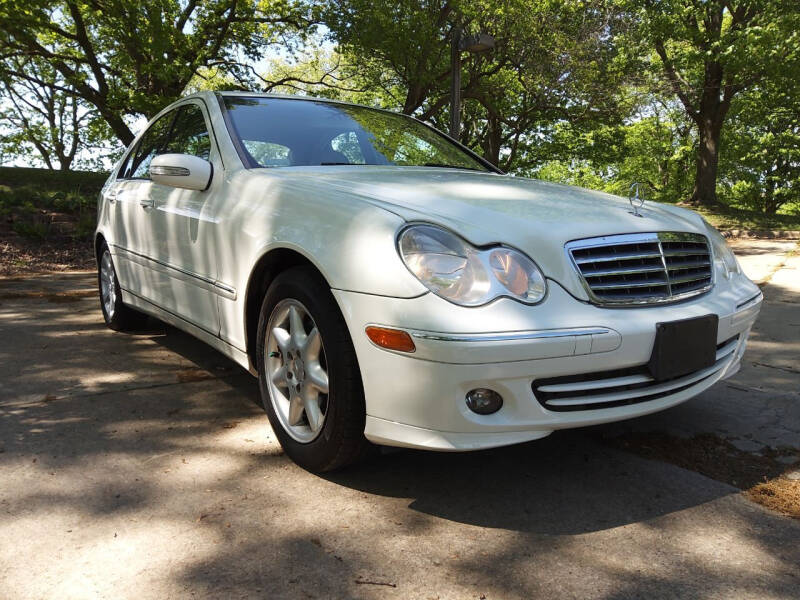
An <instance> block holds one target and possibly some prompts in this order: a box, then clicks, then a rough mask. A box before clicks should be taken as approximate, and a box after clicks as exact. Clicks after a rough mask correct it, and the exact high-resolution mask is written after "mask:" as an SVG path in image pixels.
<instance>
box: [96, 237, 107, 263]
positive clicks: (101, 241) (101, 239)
mask: <svg viewBox="0 0 800 600" xmlns="http://www.w3.org/2000/svg"><path fill="white" fill-rule="evenodd" d="M107 243H108V242H106V236H104V235H103V232H102V231H98V232H97V233H95V235H94V259H95V262H98V261H99V260H100V248H102V247H103V244H107Z"/></svg>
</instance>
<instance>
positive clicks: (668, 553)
mask: <svg viewBox="0 0 800 600" xmlns="http://www.w3.org/2000/svg"><path fill="white" fill-rule="evenodd" d="M776 243H778V242H770V244H776ZM793 247H794V244H788V245H787V246H786V247H783V246H778V247H772V248H771V249H770V250H769V251H767V252H764V253H763V254H762V253H760V249H759V243H754V244H753V243H751V245H749V246H746V247H744V248H737V250H738V251H739V252H740V254H741V255H742V256H743V259H742V262H743V264H744V266H745V269H746V270H747V269H752V271H751V276H754V277H755V278H764V279H766V278H769V282H768V283H766V285H765V287H764V290H765V294H766V297H767V302H766V304H765V307H764V311H763V313H762V318H761V320H760V321H759V323H758V325H757V327H756V330H755V331H754V334H753V339H752V341H751V347H750V350H748V353H747V355H746V364H745V366H744V368H743V369H742V372H741V373H740V374H739V375H737V377H736V378H735V379H733V380H731V381H729V382H726V383H723V384H721V385H718V386H717V387H715V388H713V389H712V390H710V391H709V392H707V393H706V394H703V395H702V396H701V397H699V398H697V399H694V400H693V401H690V402H689V403H686V404H684V405H682V406H680V407H677V408H675V409H672V410H670V411H667V412H664V413H660V414H659V415H652V416H650V417H645V418H643V419H637V420H635V421H630V422H626V423H624V424H618V425H611V426H605V427H600V428H592V429H589V430H586V431H564V432H559V433H557V434H554V435H552V436H550V437H549V438H547V439H545V440H541V441H538V442H534V443H531V444H525V445H522V446H516V447H511V448H506V449H499V450H493V451H487V452H480V453H471V454H457V455H454V454H432V453H425V452H412V451H403V452H396V453H392V454H388V455H384V456H382V457H379V458H378V459H376V460H373V461H372V462H370V463H367V464H365V465H362V466H359V467H356V468H354V469H351V470H348V471H345V472H343V473H339V474H334V475H330V476H327V477H317V476H314V475H311V474H309V473H306V472H305V471H303V470H301V469H299V468H297V467H296V466H295V465H294V464H293V463H292V462H291V461H289V460H288V459H287V458H286V457H285V456H283V454H282V452H281V450H280V447H279V446H278V445H277V443H276V442H275V439H274V435H273V434H272V432H271V431H270V430H269V426H268V423H267V420H266V417H265V416H264V415H263V413H262V410H261V408H260V407H259V406H258V405H257V402H258V394H257V389H256V385H255V381H254V380H253V379H252V378H251V377H250V376H249V375H247V374H245V373H243V372H242V371H241V370H240V369H238V367H236V366H235V365H233V364H232V363H230V362H229V361H227V360H226V359H225V358H223V357H222V356H220V355H219V354H217V353H215V352H214V351H212V350H210V349H208V348H206V347H205V346H203V345H202V344H200V343H199V342H196V341H194V340H193V339H192V338H191V337H189V336H187V335H185V334H183V333H181V332H178V331H176V330H174V329H171V328H165V327H164V326H163V325H160V324H158V323H153V328H152V329H151V330H150V331H145V332H142V333H138V334H136V335H128V334H118V333H114V332H112V331H110V330H108V329H106V328H105V327H104V326H103V325H102V319H101V316H100V312H99V308H98V303H97V300H96V299H95V298H94V297H93V289H94V281H93V277H92V276H91V275H80V274H74V275H64V276H58V277H50V278H37V279H32V280H21V281H7V280H6V281H0V598H54V597H59V598H106V597H108V598H112V597H113V598H120V597H122V598H128V597H131V598H133V597H135V598H137V599H138V598H141V599H147V598H166V597H172V598H183V597H187V598H188V597H219V598H240V597H241V598H251V597H264V598H267V597H268V598H403V599H406V598H423V599H428V598H440V599H445V598H459V599H461V598H476V599H477V598H481V597H485V598H487V599H493V598H531V597H537V596H542V597H575V598H578V597H580V598H586V597H596V598H631V597H643V598H644V597H646V598H652V597H657V598H685V597H704V598H731V597H736V598H797V597H798V590H800V570H798V568H797V565H798V564H800V544H798V540H800V522H798V521H795V520H791V519H789V518H786V517H783V516H781V515H778V514H776V513H772V512H770V511H768V510H766V509H764V508H762V507H760V506H758V505H755V504H753V503H751V502H750V501H748V500H747V499H746V498H745V497H744V496H743V495H742V494H741V493H739V490H738V489H736V488H734V487H732V486H729V485H727V484H724V483H720V482H718V481H714V480H712V479H708V478H706V477H704V476H702V475H699V474H697V473H694V472H692V471H688V470H684V469H681V468H678V467H676V466H673V465H670V464H667V463H665V462H659V461H651V460H645V459H643V458H640V457H638V456H635V455H633V454H630V453H628V452H624V451H620V450H617V449H614V448H612V447H610V446H609V445H607V444H604V443H602V441H601V439H602V437H603V436H609V435H616V433H617V432H619V431H631V430H640V431H650V430H659V431H670V432H674V433H675V434H676V435H692V434H693V433H697V432H705V433H715V434H717V435H722V436H729V437H730V438H731V439H734V441H736V442H737V443H741V444H743V445H744V446H745V447H747V448H748V451H752V452H757V451H758V450H759V449H760V448H761V447H762V446H764V445H784V446H791V447H794V448H797V447H800V435H798V431H800V412H799V411H798V408H797V407H798V405H800V397H798V390H800V385H798V383H800V374H798V372H797V368H798V365H797V362H798V361H797V357H798V356H800V354H799V353H798V351H799V350H800V347H799V346H798V338H800V335H798V331H800V305H799V304H798V292H800V262H798V261H800V258H799V257H797V256H796V255H795V257H789V258H787V257H786V253H787V252H788V251H789V250H791V249H792V248H793ZM748 248H749V249H750V250H749V252H750V254H748V255H746V256H745V254H746V252H748V250H747V249H748ZM748 257H751V258H748ZM756 271H757V272H756ZM65 288H67V289H68V290H69V291H68V292H67V293H65V292H64V290H65ZM744 442H752V444H751V445H750V446H747V445H746V444H744Z"/></svg>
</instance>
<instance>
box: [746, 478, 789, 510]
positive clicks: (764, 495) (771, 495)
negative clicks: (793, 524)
mask: <svg viewBox="0 0 800 600" xmlns="http://www.w3.org/2000/svg"><path fill="white" fill-rule="evenodd" d="M745 496H747V497H748V498H750V500H752V501H753V502H758V503H759V504H763V505H764V506H766V507H767V508H771V509H772V510H776V511H778V512H781V513H783V514H785V515H789V516H790V517H794V518H795V519H800V481H791V480H789V479H785V478H779V479H773V480H771V481H767V482H766V483H759V484H758V485H756V486H754V487H752V488H750V489H749V490H747V491H746V492H745Z"/></svg>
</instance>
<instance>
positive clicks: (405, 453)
mask: <svg viewBox="0 0 800 600" xmlns="http://www.w3.org/2000/svg"><path fill="white" fill-rule="evenodd" d="M598 434H600V435H598ZM601 434H602V427H600V428H593V430H591V431H589V432H586V431H563V432H556V433H555V434H553V435H551V436H550V437H548V438H545V439H543V440H538V441H535V442H530V443H527V444H521V445H516V446H510V447H506V448H498V449H493V450H485V451H478V452H470V453H464V454H461V453H459V454H445V453H436V452H426V451H413V450H402V451H396V452H392V453H389V454H386V453H384V455H382V456H380V457H377V458H375V459H373V460H372V461H370V462H369V463H367V464H364V465H361V466H356V467H352V468H350V469H348V470H345V471H342V472H337V473H333V474H328V475H326V476H325V478H326V479H328V480H329V481H332V482H335V483H338V484H339V485H343V486H347V487H350V488H355V489H357V490H360V491H362V492H366V493H369V494H376V495H379V496H391V497H397V498H408V499H410V503H409V508H410V509H413V510H416V511H419V512H422V513H425V514H428V515H432V516H436V517H439V518H442V519H448V520H451V521H456V522H459V523H465V524H470V525H475V526H479V527H491V528H499V529H508V530H515V531H521V532H531V533H540V534H550V535H573V534H581V533H586V532H590V531H598V530H603V529H609V528H613V527H619V526H622V525H627V524H630V523H636V522H640V521H647V520H650V519H654V518H657V517H660V516H663V515H666V514H669V513H673V512H676V511H680V510H683V509H686V508H690V507H693V506H697V505H700V504H703V503H706V502H709V501H711V500H714V499H715V498H719V497H721V496H725V495H728V494H731V493H734V492H736V491H738V490H736V489H735V488H733V487H730V486H728V485H725V484H723V483H719V482H716V481H712V480H710V479H707V478H705V477H702V476H701V475H697V474H695V473H691V472H689V471H684V470H682V469H678V468H677V467H674V466H671V465H667V464H664V463H659V462H654V461H647V460H643V459H640V458H638V457H635V456H632V455H630V454H627V453H624V452H620V451H616V450H614V449H612V448H610V447H606V446H604V445H603V444H602V443H600V442H599V441H598V438H600V437H601Z"/></svg>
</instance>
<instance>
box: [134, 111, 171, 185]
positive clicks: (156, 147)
mask: <svg viewBox="0 0 800 600" xmlns="http://www.w3.org/2000/svg"><path fill="white" fill-rule="evenodd" d="M174 116H175V111H170V112H168V113H167V114H165V115H164V116H162V117H161V118H160V119H159V120H158V121H156V122H155V123H153V124H152V125H151V126H150V128H149V129H148V130H147V131H145V132H144V135H143V136H142V139H141V140H139V145H138V146H137V147H136V150H135V151H134V152H133V153H132V156H133V160H132V161H131V163H130V166H128V167H127V168H126V172H125V174H124V176H125V177H127V178H133V179H150V173H149V172H148V169H149V168H150V161H152V160H153V157H154V156H156V155H157V154H163V153H164V150H163V148H164V144H165V142H166V139H167V134H168V133H169V126H170V124H171V123H172V118H173V117H174Z"/></svg>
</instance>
